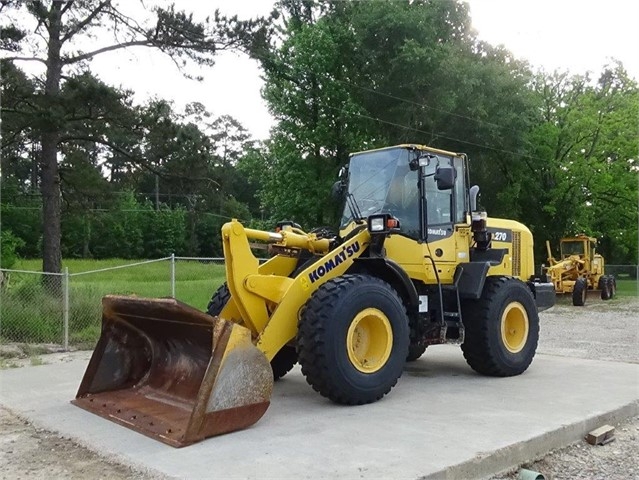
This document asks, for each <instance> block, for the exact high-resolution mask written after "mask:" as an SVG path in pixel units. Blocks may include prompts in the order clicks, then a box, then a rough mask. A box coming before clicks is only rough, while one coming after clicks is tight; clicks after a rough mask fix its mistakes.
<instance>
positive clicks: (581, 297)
mask: <svg viewBox="0 0 639 480" xmlns="http://www.w3.org/2000/svg"><path fill="white" fill-rule="evenodd" d="M596 247H597V239H596V238H592V237H588V236H586V235H576V236H574V237H565V238H562V239H561V240H560V243H559V251H560V259H559V260H556V259H555V258H554V257H553V255H552V251H551V249H550V242H548V241H546V250H547V251H548V264H549V266H548V267H545V269H544V271H545V273H546V275H548V276H549V277H550V280H551V281H552V283H553V284H554V285H555V290H556V292H557V293H558V294H571V295H572V304H573V305H575V306H583V305H584V304H585V303H586V297H587V295H588V291H589V290H599V291H600V292H601V299H602V300H610V299H611V298H613V297H614V296H615V294H616V292H617V281H616V280H615V277H614V276H612V275H605V274H604V258H603V257H602V256H601V255H599V254H598V253H596V251H595V250H596Z"/></svg>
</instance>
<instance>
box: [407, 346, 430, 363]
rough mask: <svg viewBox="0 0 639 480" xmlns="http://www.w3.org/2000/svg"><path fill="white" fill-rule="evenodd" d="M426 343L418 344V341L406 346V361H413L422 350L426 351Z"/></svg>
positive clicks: (420, 354) (418, 356)
mask: <svg viewBox="0 0 639 480" xmlns="http://www.w3.org/2000/svg"><path fill="white" fill-rule="evenodd" d="M427 346H428V345H420V344H419V343H411V344H410V345H409V346H408V355H407V356H406V361H407V362H414V361H415V360H417V359H419V358H420V357H421V356H422V355H423V354H424V352H425V351H426V347H427Z"/></svg>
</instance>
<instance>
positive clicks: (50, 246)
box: [40, 2, 62, 293]
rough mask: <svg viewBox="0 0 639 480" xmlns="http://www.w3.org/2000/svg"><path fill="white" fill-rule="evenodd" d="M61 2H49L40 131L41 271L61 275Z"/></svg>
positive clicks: (55, 287) (53, 283)
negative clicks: (46, 114)
mask: <svg viewBox="0 0 639 480" xmlns="http://www.w3.org/2000/svg"><path fill="white" fill-rule="evenodd" d="M60 8H61V2H52V4H51V10H50V12H49V22H48V23H49V24H48V27H47V30H48V31H49V44H48V51H47V73H46V81H45V87H44V97H45V106H46V107H48V108H49V109H50V110H49V115H50V119H49V122H47V124H46V125H45V127H44V128H43V131H42V152H41V158H42V182H41V184H40V191H41V193H42V237H43V238H42V271H43V272H50V273H60V272H61V271H62V256H61V252H60V237H61V227H60V174H59V171H58V139H59V138H60V119H59V118H57V115H59V109H58V108H57V107H58V105H57V102H58V101H59V100H58V97H59V94H60V78H61V75H62V61H61V59H60V48H61V46H62V42H61V39H60V21H61V12H60ZM53 278H54V279H55V280H53V279H50V280H49V281H47V286H48V287H49V288H50V290H51V291H52V293H57V292H60V291H61V282H60V277H59V276H55V277H53Z"/></svg>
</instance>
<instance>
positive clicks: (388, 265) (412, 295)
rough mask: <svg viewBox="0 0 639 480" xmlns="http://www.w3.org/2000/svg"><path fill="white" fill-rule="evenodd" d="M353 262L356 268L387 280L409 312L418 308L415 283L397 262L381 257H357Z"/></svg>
mask: <svg viewBox="0 0 639 480" xmlns="http://www.w3.org/2000/svg"><path fill="white" fill-rule="evenodd" d="M354 263H355V265H356V269H357V270H360V269H361V270H365V271H367V272H370V273H372V274H373V275H375V276H376V277H378V278H381V279H382V280H384V281H385V282H388V283H389V284H390V285H391V286H392V287H393V288H394V289H395V290H396V291H397V293H399V295H400V296H401V297H402V298H403V299H404V301H405V302H406V305H407V306H408V312H409V313H411V312H413V311H415V312H416V311H417V310H418V308H419V296H418V295H417V290H416V289H415V285H414V284H413V282H412V281H411V279H410V277H409V276H408V274H407V273H406V272H405V271H404V269H403V268H402V267H401V266H400V265H399V264H398V263H395V262H394V261H392V260H389V259H388V258H381V257H359V258H356V259H355V262H354Z"/></svg>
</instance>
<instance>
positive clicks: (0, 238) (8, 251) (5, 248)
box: [0, 229, 24, 268]
mask: <svg viewBox="0 0 639 480" xmlns="http://www.w3.org/2000/svg"><path fill="white" fill-rule="evenodd" d="M23 245H24V241H23V240H22V239H21V238H18V237H16V236H15V235H13V233H11V230H7V229H5V230H2V231H1V232H0V268H11V267H12V266H13V265H14V264H15V263H16V260H17V259H18V253H17V251H18V250H19V249H20V247H21V246H23Z"/></svg>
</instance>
